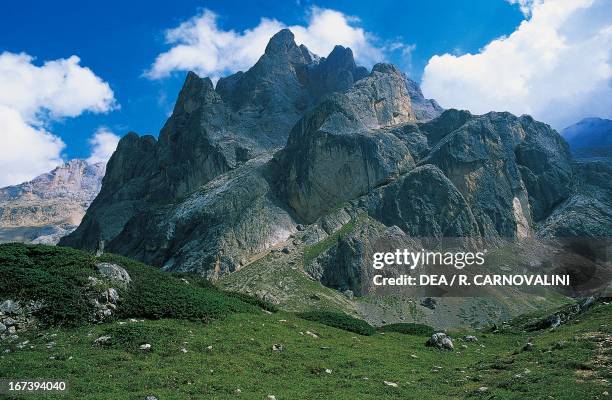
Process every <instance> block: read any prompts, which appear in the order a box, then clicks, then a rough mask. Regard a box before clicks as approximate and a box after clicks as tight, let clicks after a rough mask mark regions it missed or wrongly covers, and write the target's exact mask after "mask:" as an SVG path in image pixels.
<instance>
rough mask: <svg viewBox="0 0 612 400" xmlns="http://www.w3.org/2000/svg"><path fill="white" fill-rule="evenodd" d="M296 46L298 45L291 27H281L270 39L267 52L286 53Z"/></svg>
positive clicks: (270, 53) (269, 53)
mask: <svg viewBox="0 0 612 400" xmlns="http://www.w3.org/2000/svg"><path fill="white" fill-rule="evenodd" d="M295 47H297V45H296V44H295V36H294V35H293V32H291V31H290V30H289V29H281V30H280V31H278V32H277V33H276V34H274V36H272V37H271V38H270V40H269V41H268V45H267V46H266V50H265V54H268V55H273V54H286V53H289V52H290V51H291V50H292V49H293V48H295Z"/></svg>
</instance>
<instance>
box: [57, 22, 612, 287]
mask: <svg viewBox="0 0 612 400" xmlns="http://www.w3.org/2000/svg"><path fill="white" fill-rule="evenodd" d="M442 111H443V110H441V109H440V107H439V106H438V105H437V104H436V103H435V101H432V100H427V99H425V98H423V96H422V94H421V92H420V89H419V88H418V85H416V83H414V82H413V81H410V80H409V79H408V78H407V77H406V76H404V75H403V74H402V73H401V72H400V71H399V70H398V69H397V68H396V67H394V66H393V65H389V64H377V65H375V66H374V67H373V68H372V70H371V71H367V70H366V69H365V68H362V67H358V66H356V65H355V62H354V60H353V56H352V52H351V51H350V49H345V48H342V47H340V46H337V47H336V48H335V49H334V50H333V51H332V53H331V54H330V55H329V56H328V57H327V58H319V57H317V56H315V55H313V54H311V53H310V52H309V51H308V50H307V49H306V48H305V47H304V46H297V45H296V44H295V42H294V41H293V35H292V34H291V33H290V32H289V31H286V30H285V31H281V32H279V33H278V34H277V35H275V36H274V37H273V38H272V39H271V40H270V43H269V44H268V47H267V48H266V52H265V54H264V55H263V56H262V57H261V58H260V60H259V61H258V62H257V63H256V64H255V65H254V66H253V67H252V68H251V69H250V70H248V71H246V72H239V73H236V74H234V75H232V76H230V77H227V78H224V79H221V80H220V81H219V82H218V84H217V87H216V88H214V87H213V85H212V82H211V81H210V80H209V79H208V78H204V79H202V78H200V77H198V76H196V75H195V74H193V73H189V74H188V76H187V79H186V81H185V85H184V86H183V88H182V90H181V93H180V95H179V98H178V101H177V103H176V106H175V108H174V112H173V114H172V116H171V117H170V118H169V119H168V121H167V122H166V124H165V126H164V127H163V129H162V131H161V133H160V136H159V139H158V140H156V139H155V138H153V137H151V136H144V137H138V136H137V135H136V134H128V135H127V136H125V137H124V138H123V139H122V140H121V142H120V143H119V146H118V148H117V151H116V152H115V154H114V155H113V156H112V158H111V159H110V161H109V163H108V166H107V173H106V176H105V178H104V181H103V184H102V190H101V191H100V194H99V195H98V196H97V198H96V200H95V201H94V202H93V203H92V205H91V207H90V208H89V210H88V211H87V214H86V216H85V218H84V219H83V222H82V223H81V225H80V226H79V228H78V229H77V230H76V231H75V232H73V233H72V234H70V235H68V236H67V237H65V238H63V239H62V241H61V244H62V245H68V246H74V247H79V248H86V249H94V248H96V246H97V245H98V243H99V242H100V241H104V242H105V243H106V248H107V249H108V250H109V251H114V252H118V253H122V254H126V255H129V256H132V257H136V258H138V259H140V260H143V261H145V262H147V263H151V264H153V265H156V266H159V267H162V268H165V269H168V270H180V271H196V272H198V273H200V274H202V275H206V276H209V277H213V278H214V277H219V276H222V275H224V274H227V273H230V272H234V271H237V270H239V269H241V268H242V267H244V266H245V265H248V264H250V263H252V262H253V261H255V260H258V259H259V258H260V257H261V256H262V255H264V254H266V252H268V251H269V250H270V249H274V248H277V247H283V246H288V248H287V249H286V250H287V252H291V251H298V252H300V251H303V252H306V251H307V250H306V249H307V248H308V246H313V245H317V244H319V245H320V246H322V244H321V243H326V242H324V241H325V240H328V239H329V238H330V237H334V235H338V233H337V232H343V231H342V229H344V228H343V227H346V226H347V225H348V226H350V225H351V224H352V222H351V221H354V220H355V219H356V218H357V217H358V216H359V218H364V217H363V216H364V215H365V216H366V217H365V221H366V222H365V223H364V225H360V226H361V228H360V229H361V230H360V232H362V233H363V235H365V237H364V236H363V235H356V234H353V235H349V236H348V239H346V240H344V239H342V240H338V241H337V242H336V244H333V245H332V246H331V247H330V248H328V249H327V250H329V251H326V252H323V254H322V255H321V258H320V259H317V261H316V262H315V263H314V264H313V265H314V267H312V268H310V267H309V268H310V269H311V270H312V271H313V272H312V276H314V277H316V278H317V279H320V280H321V281H322V282H324V283H326V284H328V285H329V286H332V287H342V288H347V287H348V288H351V290H356V291H357V292H358V293H366V292H367V291H368V290H369V289H368V287H367V286H363V282H366V281H367V273H368V272H367V271H368V268H367V266H366V265H365V264H363V263H364V262H365V260H366V259H367V258H368V257H367V256H366V255H367V254H369V253H368V252H367V251H366V252H364V251H365V250H364V249H366V250H367V249H372V248H373V247H374V243H377V241H378V240H379V239H377V238H385V239H384V240H387V241H390V242H393V243H413V244H414V243H416V242H415V241H418V240H420V238H446V237H453V238H457V237H458V238H468V239H470V240H476V241H487V242H491V243H495V242H496V241H500V242H501V241H506V240H510V241H520V240H524V239H529V238H534V237H536V236H538V234H539V233H538V232H539V231H540V230H541V229H542V228H541V227H542V226H546V232H567V230H565V231H564V230H563V229H562V227H561V226H560V225H559V222H558V220H559V218H557V217H554V216H555V215H556V214H555V213H557V212H561V211H559V210H560V208H559V207H560V205H563V207H566V208H567V210H571V207H570V203H568V201H569V200H568V199H571V198H572V196H574V195H575V194H576V190H577V189H576V188H577V185H576V180H577V179H578V177H577V176H575V174H574V171H573V167H572V163H571V157H570V154H569V150H568V146H567V144H566V143H565V142H564V140H563V139H562V138H561V137H560V136H559V135H558V133H557V132H555V131H554V130H553V129H551V128H550V127H549V126H548V125H546V124H543V123H540V122H537V121H534V120H533V119H532V118H530V117H528V116H521V117H516V116H513V115H511V114H508V113H495V112H492V113H488V114H485V115H472V114H470V113H469V112H466V111H457V110H447V111H444V112H442ZM595 172H596V171H591V173H589V174H587V175H588V176H589V177H592V176H593V174H595ZM585 173H586V172H585ZM601 173H602V174H603V173H604V172H601ZM587 175H584V174H578V176H585V177H586V176H587ZM596 175H597V176H600V175H601V174H600V173H599V172H597V173H596ZM588 179H589V182H594V181H597V179H594V178H593V179H591V178H588ZM602 193H603V192H602ZM572 204H573V203H572ZM568 212H569V211H568ZM597 218H603V219H608V218H609V216H608V214H605V213H604V214H601V216H600V217H597ZM359 221H363V219H360V220H359ZM587 222H588V221H585V224H586V225H587V226H586V227H585V228H584V230H583V231H585V232H590V233H592V234H594V235H595V234H602V233H610V232H601V231H597V230H596V229H595V228H593V226H589V224H588V223H587ZM605 226H609V225H605ZM554 234H555V233H552V235H554ZM360 243H361V244H360ZM338 246H340V247H338ZM334 249H335V250H334ZM305 254H306V253H305ZM364 254H365V255H364ZM304 257H305V258H308V257H306V255H305V256H304ZM355 260H357V261H355ZM359 260H361V261H359Z"/></svg>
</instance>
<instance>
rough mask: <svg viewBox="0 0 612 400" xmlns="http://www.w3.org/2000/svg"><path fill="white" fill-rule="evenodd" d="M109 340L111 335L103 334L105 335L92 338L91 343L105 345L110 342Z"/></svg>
mask: <svg viewBox="0 0 612 400" xmlns="http://www.w3.org/2000/svg"><path fill="white" fill-rule="evenodd" d="M110 342H111V337H110V336H109V335H105V336H100V337H99V338H97V339H96V340H94V342H93V345H94V346H106V345H108V344H110Z"/></svg>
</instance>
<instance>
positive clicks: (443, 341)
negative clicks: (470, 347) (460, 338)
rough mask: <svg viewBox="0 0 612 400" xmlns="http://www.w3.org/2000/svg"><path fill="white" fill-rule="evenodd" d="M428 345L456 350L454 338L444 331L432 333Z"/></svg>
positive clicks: (426, 343)
mask: <svg viewBox="0 0 612 400" xmlns="http://www.w3.org/2000/svg"><path fill="white" fill-rule="evenodd" d="M425 345H426V346H428V347H435V348H437V349H440V350H454V349H455V346H454V345H453V341H452V339H451V338H450V337H449V336H447V335H446V333H443V332H437V333H434V334H433V335H431V337H430V338H429V339H428V340H427V342H425Z"/></svg>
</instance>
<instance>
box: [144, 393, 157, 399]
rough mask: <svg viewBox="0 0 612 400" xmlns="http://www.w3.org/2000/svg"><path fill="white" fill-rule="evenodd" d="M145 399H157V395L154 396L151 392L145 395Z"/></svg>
mask: <svg viewBox="0 0 612 400" xmlns="http://www.w3.org/2000/svg"><path fill="white" fill-rule="evenodd" d="M145 400H157V397H155V396H153V395H152V394H150V395H148V396H146V397H145Z"/></svg>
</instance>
